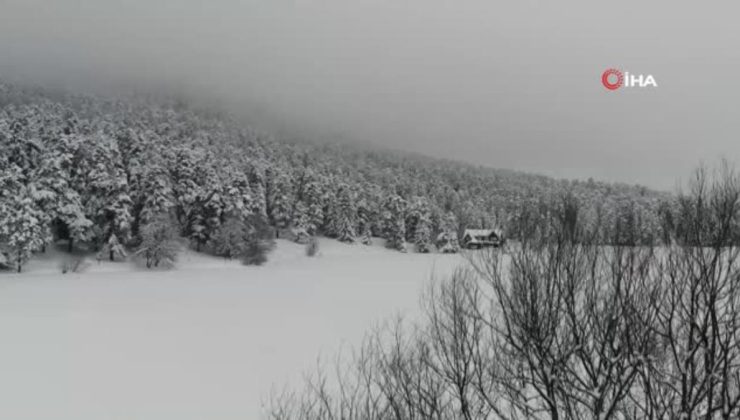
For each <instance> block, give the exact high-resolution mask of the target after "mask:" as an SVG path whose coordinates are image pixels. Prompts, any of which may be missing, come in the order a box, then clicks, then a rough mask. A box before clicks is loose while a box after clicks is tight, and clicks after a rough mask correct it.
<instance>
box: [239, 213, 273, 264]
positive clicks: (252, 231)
mask: <svg viewBox="0 0 740 420" xmlns="http://www.w3.org/2000/svg"><path fill="white" fill-rule="evenodd" d="M273 238H274V232H273V230H272V228H271V227H270V225H269V224H268V223H267V221H266V220H265V219H264V218H263V217H261V216H258V215H254V216H250V217H249V219H248V220H247V235H246V238H245V243H244V251H243V253H242V255H241V260H242V263H244V264H245V265H262V264H264V263H265V262H266V261H267V254H269V252H270V251H272V249H273V248H274V247H275V241H274V239H273Z"/></svg>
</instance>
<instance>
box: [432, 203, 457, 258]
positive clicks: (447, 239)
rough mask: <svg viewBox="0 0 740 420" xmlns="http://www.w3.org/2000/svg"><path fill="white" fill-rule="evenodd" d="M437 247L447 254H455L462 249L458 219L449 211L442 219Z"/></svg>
mask: <svg viewBox="0 0 740 420" xmlns="http://www.w3.org/2000/svg"><path fill="white" fill-rule="evenodd" d="M437 248H438V249H439V251H440V252H442V253H445V254H454V253H457V252H459V251H460V244H459V243H458V240H457V220H456V219H455V215H454V214H452V213H447V215H446V216H445V217H444V219H443V220H442V225H441V232H440V234H439V236H438V237H437Z"/></svg>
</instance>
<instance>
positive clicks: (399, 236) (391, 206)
mask: <svg viewBox="0 0 740 420" xmlns="http://www.w3.org/2000/svg"><path fill="white" fill-rule="evenodd" d="M384 207H385V208H384V210H383V221H384V235H385V239H386V247H387V248H391V249H395V250H398V251H401V252H406V221H405V220H406V219H405V211H406V202H405V201H404V200H403V198H401V197H399V196H398V195H393V196H390V197H388V199H387V200H386V203H385V206H384Z"/></svg>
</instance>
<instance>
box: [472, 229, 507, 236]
mask: <svg viewBox="0 0 740 420" xmlns="http://www.w3.org/2000/svg"><path fill="white" fill-rule="evenodd" d="M491 234H496V236H501V230H499V229H465V232H464V233H463V236H465V235H470V236H472V237H475V236H491Z"/></svg>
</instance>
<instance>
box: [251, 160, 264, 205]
mask: <svg viewBox="0 0 740 420" xmlns="http://www.w3.org/2000/svg"><path fill="white" fill-rule="evenodd" d="M248 173H249V177H248V178H249V186H250V189H251V197H252V214H256V215H260V216H262V217H267V193H266V189H265V176H264V171H262V170H261V169H259V168H258V167H257V164H255V163H251V164H250V169H249V170H248Z"/></svg>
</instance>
